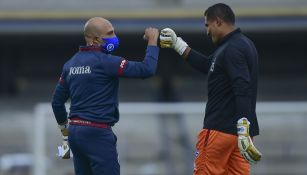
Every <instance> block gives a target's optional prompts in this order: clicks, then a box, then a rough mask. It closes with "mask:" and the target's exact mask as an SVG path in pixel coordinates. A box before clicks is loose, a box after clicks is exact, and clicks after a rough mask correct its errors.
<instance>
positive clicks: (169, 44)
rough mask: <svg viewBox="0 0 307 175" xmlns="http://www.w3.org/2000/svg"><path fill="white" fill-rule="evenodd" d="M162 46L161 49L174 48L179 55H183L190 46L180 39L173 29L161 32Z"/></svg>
mask: <svg viewBox="0 0 307 175" xmlns="http://www.w3.org/2000/svg"><path fill="white" fill-rule="evenodd" d="M160 46H161V48H173V49H174V50H175V51H176V52H178V53H179V55H182V54H183V53H184V51H185V49H186V48H187V47H188V44H187V43H186V42H185V41H183V40H182V39H181V38H180V37H177V35H176V33H175V32H174V31H173V30H172V29H170V28H165V29H163V30H161V32H160Z"/></svg>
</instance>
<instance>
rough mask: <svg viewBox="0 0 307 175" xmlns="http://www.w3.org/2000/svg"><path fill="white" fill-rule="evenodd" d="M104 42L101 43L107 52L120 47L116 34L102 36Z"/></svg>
mask: <svg viewBox="0 0 307 175" xmlns="http://www.w3.org/2000/svg"><path fill="white" fill-rule="evenodd" d="M102 40H103V41H104V44H101V47H102V50H103V51H104V52H105V53H112V52H114V51H115V50H116V49H117V48H118V47H119V39H118V38H117V37H116V36H115V37H112V38H102Z"/></svg>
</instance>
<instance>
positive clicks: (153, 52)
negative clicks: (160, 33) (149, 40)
mask: <svg viewBox="0 0 307 175" xmlns="http://www.w3.org/2000/svg"><path fill="white" fill-rule="evenodd" d="M158 56H159V48H158V47H157V46H148V47H147V50H146V55H145V58H144V60H143V61H128V60H126V59H123V58H120V57H117V56H112V58H110V59H108V61H107V62H106V64H104V67H105V71H106V73H107V74H108V75H110V76H119V77H130V78H147V77H150V76H153V75H154V74H155V72H156V68H157V63H158Z"/></svg>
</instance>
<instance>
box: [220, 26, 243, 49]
mask: <svg viewBox="0 0 307 175" xmlns="http://www.w3.org/2000/svg"><path fill="white" fill-rule="evenodd" d="M237 33H241V29H240V28H237V29H235V30H234V31H232V32H230V33H228V34H227V35H226V36H224V38H223V39H222V40H221V41H219V42H218V43H217V44H216V46H217V47H219V46H221V45H223V44H224V43H225V42H226V41H227V40H229V38H231V37H232V36H233V35H235V34H237Z"/></svg>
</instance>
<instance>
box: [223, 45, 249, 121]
mask: <svg viewBox="0 0 307 175" xmlns="http://www.w3.org/2000/svg"><path fill="white" fill-rule="evenodd" d="M225 55H227V57H225V62H224V63H225V69H226V72H227V74H228V76H229V78H230V81H231V85H232V91H233V93H234V95H235V98H236V112H237V115H238V116H240V117H250V114H251V87H250V81H251V80H250V73H249V68H248V64H247V60H246V58H245V56H244V54H243V50H242V51H241V50H240V49H239V48H235V47H234V46H230V47H228V48H227V49H226V51H225Z"/></svg>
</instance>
